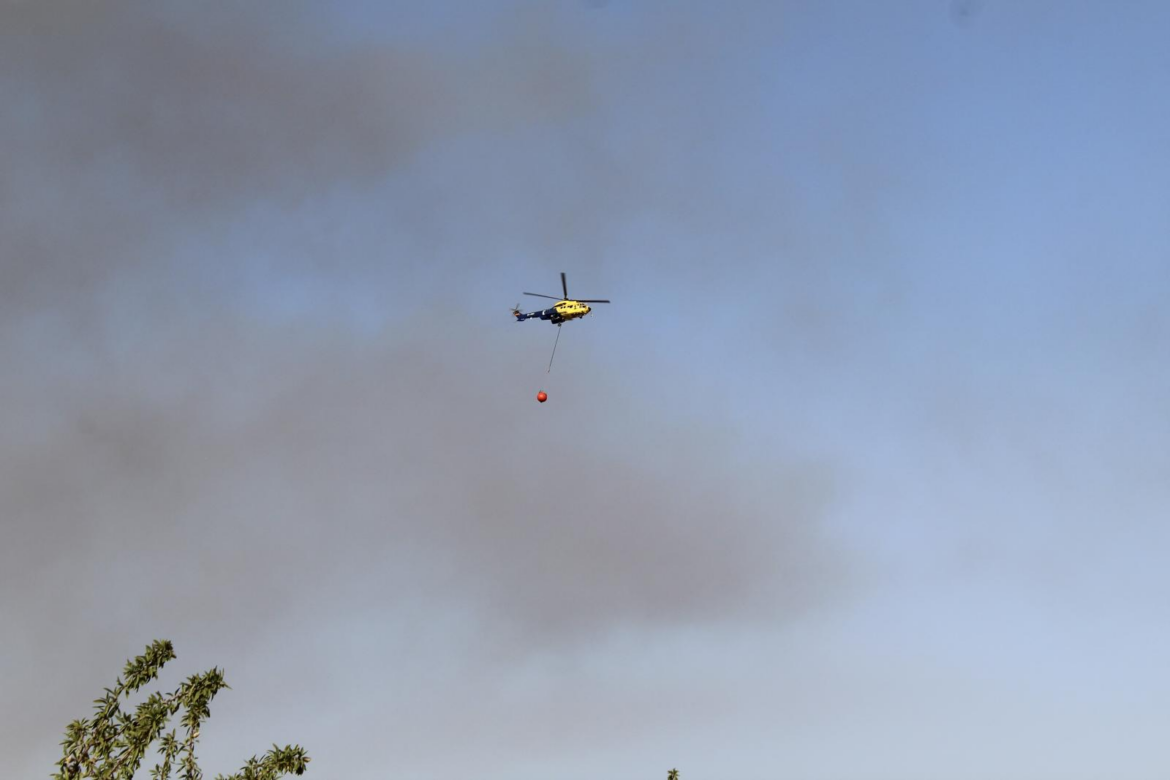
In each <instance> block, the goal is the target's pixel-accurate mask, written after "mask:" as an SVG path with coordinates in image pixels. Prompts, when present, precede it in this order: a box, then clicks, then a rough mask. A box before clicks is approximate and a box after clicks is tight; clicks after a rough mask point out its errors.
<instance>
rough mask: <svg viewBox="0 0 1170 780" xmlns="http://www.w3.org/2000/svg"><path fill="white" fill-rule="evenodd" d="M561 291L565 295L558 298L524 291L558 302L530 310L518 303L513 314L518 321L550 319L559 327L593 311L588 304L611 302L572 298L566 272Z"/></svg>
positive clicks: (598, 299) (562, 279) (562, 274)
mask: <svg viewBox="0 0 1170 780" xmlns="http://www.w3.org/2000/svg"><path fill="white" fill-rule="evenodd" d="M561 292H563V293H564V297H561V298H557V297H554V296H552V295H541V294H540V293H531V292H526V293H524V294H525V295H531V296H534V297H536V298H549V299H551V300H554V301H556V304H555V305H554V306H552V307H551V308H548V309H543V310H541V311H530V312H522V311H520V304H516V305H515V306H513V307H512V316H514V317H515V318H516V322H524V320H530V319H533V318H535V319H541V320H548V321H549V322H551V323H552V324H554V325H556V326H557V327H558V328H559V327H560V326H561V325H563V324H564V323H566V322H568V321H569V320H575V319H579V318H581V317H584V316H585V315H586V314H588V313H589V312H591V311H592V310H593V309H592V308H591V307H590V306H587V305H586V304H590V303H609V301H607V300H602V299H600V298H582V299H580V300H570V299H569V285H568V283H567V282H566V281H565V274H564V272H562V273H561ZM554 349H555V347H554Z"/></svg>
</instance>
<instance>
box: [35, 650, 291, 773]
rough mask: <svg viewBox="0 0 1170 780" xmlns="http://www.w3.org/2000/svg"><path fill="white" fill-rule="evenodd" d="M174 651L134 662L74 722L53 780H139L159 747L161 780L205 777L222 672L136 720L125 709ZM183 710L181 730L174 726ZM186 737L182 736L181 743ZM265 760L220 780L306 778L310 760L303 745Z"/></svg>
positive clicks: (139, 712)
mask: <svg viewBox="0 0 1170 780" xmlns="http://www.w3.org/2000/svg"><path fill="white" fill-rule="evenodd" d="M174 658H175V649H174V646H173V645H172V644H171V643H170V642H169V641H166V640H156V641H154V642H152V643H151V644H150V645H149V646H148V647H147V648H146V652H145V653H143V654H142V655H140V656H137V657H135V658H134V659H133V660H131V661H127V663H126V667H125V669H124V670H123V671H122V676H121V677H119V678H117V680H116V681H115V683H114V687H113V688H106V689H105V695H103V696H102V697H101V698H98V699H95V700H94V715H93V717H91V718H82V719H80V720H75V721H73V722H72V723H70V724H69V725H68V726H67V727H66V729H65V739H64V740H63V741H62V742H61V746H62V750H61V753H62V757H61V759H60V760H59V761H58V762H57V772H56V773H55V774H54V775H53V777H54V780H87V779H92V780H133V778H134V774H135V773H136V772H137V771H138V769H139V768H140V767H141V765H142V762H143V760H144V759H145V757H146V754H147V751H148V750H149V748H150V746H151V745H153V744H155V743H158V749H157V752H158V754H159V755H160V756H161V759H160V760H159V762H158V763H157V764H155V765H154V767H153V768H152V769H151V770H150V776H151V777H152V778H154V780H171V777H172V774H174V773H177V778H178V780H202V778H203V771H202V770H201V769H200V768H199V763H198V761H197V759H196V755H195V745H196V743H198V741H199V729H200V726H201V725H202V724H203V722H204V721H205V720H207V718H209V717H210V716H211V701H212V699H214V698H215V695H216V694H217V693H219V692H220V691H221V690H223V689H224V688H228V687H229V686H228V684H227V682H226V681H225V680H224V676H223V670H221V669H217V668H213V669H211V670H210V671H207V672H204V673H203V674H195V675H191V676H190V677H188V678H187V679H186V680H185V681H184V682H183V683H182V684H181V685H180V686H179V687H178V688H177V689H176V690H174V691H173V692H171V693H169V694H160V693H153V694H151V695H150V696H148V697H147V698H146V700H145V701H143V702H142V703H141V704H139V705H138V706H137V707H136V708H135V710H134V712H133V713H129V712H126V711H125V710H124V709H123V708H122V703H121V702H122V700H123V699H128V698H129V697H130V695H131V694H133V693H135V692H136V691H138V690H139V689H141V688H142V687H143V686H145V685H146V684H147V683H150V682H153V681H154V680H156V679H157V678H158V673H159V671H160V670H161V669H162V668H163V666H164V665H166V663H167V661H171V660H174ZM180 710H181V711H182V715H181V716H180V718H179V723H178V728H172V729H171V730H170V731H167V725H168V723H170V722H171V719H172V718H174V716H175V715H176V714H178V713H179V712H180ZM180 730H181V736H180ZM272 748H273V749H272V750H270V751H268V752H267V753H266V754H265V755H264V757H263V758H261V759H257V758H256V757H255V756H253V757H252V758H251V759H249V760H248V761H247V763H246V764H245V765H244V767H243V769H241V770H240V771H239V772H238V773H236V774H234V775H231V776H229V777H226V778H225V777H223V776H222V775H220V776H219V777H218V778H217V780H276V778H279V777H283V776H284V775H286V774H296V775H300V774H303V773H304V771H305V769H306V768H307V765H308V763H309V761H310V758H309V756H308V755H307V754H306V753H305V749H304V748H302V747H300V746H299V745H296V746H294V745H289V746H287V747H284V748H278V747H277V746H276V745H273V746H272Z"/></svg>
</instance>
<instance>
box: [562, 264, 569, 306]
mask: <svg viewBox="0 0 1170 780" xmlns="http://www.w3.org/2000/svg"><path fill="white" fill-rule="evenodd" d="M561 292H563V293H564V294H565V300H566V301H567V300H569V283H568V282H566V281H565V272H564V271H561Z"/></svg>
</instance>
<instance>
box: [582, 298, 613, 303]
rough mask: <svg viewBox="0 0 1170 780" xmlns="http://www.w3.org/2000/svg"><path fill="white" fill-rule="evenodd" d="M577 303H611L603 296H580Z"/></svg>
mask: <svg viewBox="0 0 1170 780" xmlns="http://www.w3.org/2000/svg"><path fill="white" fill-rule="evenodd" d="M577 303H609V301H607V300H603V299H601V298H578V299H577Z"/></svg>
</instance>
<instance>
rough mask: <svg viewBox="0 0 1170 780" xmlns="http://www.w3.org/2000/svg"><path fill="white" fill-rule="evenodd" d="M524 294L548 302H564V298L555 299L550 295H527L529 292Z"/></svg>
mask: <svg viewBox="0 0 1170 780" xmlns="http://www.w3.org/2000/svg"><path fill="white" fill-rule="evenodd" d="M524 294H525V295H531V296H533V297H536V298H548V299H549V300H553V301H562V300H564V298H556V297H554V296H552V295H541V294H540V293H529V292H526V293H524Z"/></svg>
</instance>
